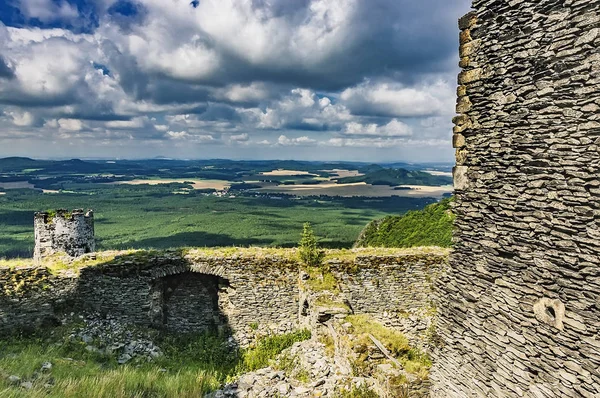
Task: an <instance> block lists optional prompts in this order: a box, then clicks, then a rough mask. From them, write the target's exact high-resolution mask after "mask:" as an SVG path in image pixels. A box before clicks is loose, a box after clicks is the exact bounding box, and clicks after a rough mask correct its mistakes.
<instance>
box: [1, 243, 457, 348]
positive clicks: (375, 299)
mask: <svg viewBox="0 0 600 398" xmlns="http://www.w3.org/2000/svg"><path fill="white" fill-rule="evenodd" d="M100 255H101V254H100V253H98V254H96V255H95V256H98V258H99V256H100ZM447 258H448V252H447V250H443V249H440V250H432V251H428V252H424V253H423V254H412V253H411V254H402V252H401V251H399V253H398V255H394V256H358V257H357V258H356V260H353V261H333V260H332V261H331V262H330V263H329V264H328V266H329V267H330V269H331V271H332V272H333V273H334V275H335V277H336V278H337V280H338V281H339V288H340V290H341V291H342V292H341V295H340V297H341V298H342V299H345V300H346V301H348V302H349V303H350V305H351V307H352V309H353V310H354V312H355V313H368V314H373V315H383V314H384V313H393V312H397V311H400V310H404V311H410V310H416V309H421V308H424V307H426V306H428V305H429V304H430V293H431V290H432V288H433V284H434V282H435V280H436V279H437V278H438V277H439V275H440V274H441V273H443V271H444V270H445V268H446V266H447ZM301 269H302V266H301V264H299V263H298V262H297V261H296V260H294V259H290V258H288V257H285V256H259V257H254V256H238V255H231V256H207V255H204V254H202V253H201V252H195V251H193V250H192V251H190V252H189V253H187V254H185V255H183V254H181V253H179V252H176V251H173V252H171V251H167V252H136V253H133V254H124V255H122V256H117V257H115V259H114V260H110V261H108V262H106V263H100V264H95V265H89V266H83V267H82V268H80V269H79V270H78V273H74V272H58V273H55V274H54V273H51V272H50V271H49V270H48V269H46V268H44V267H22V268H0V334H3V333H9V332H13V331H19V330H23V329H28V328H35V327H39V326H40V325H53V324H57V323H58V322H59V320H60V319H61V317H62V314H63V313H64V312H65V311H67V312H69V313H70V312H75V313H82V314H90V313H93V314H98V315H99V316H101V317H102V316H111V317H113V318H114V319H115V321H119V322H122V323H124V324H135V325H140V326H152V327H157V328H162V329H167V330H171V331H176V332H198V331H205V330H224V329H231V330H232V331H233V333H234V335H235V337H236V339H237V342H238V343H239V344H240V345H246V344H247V343H248V342H249V338H248V335H250V334H253V333H252V331H253V330H254V329H258V330H259V331H261V330H269V331H271V332H274V333H285V332H289V331H291V330H293V329H294V328H295V327H297V326H298V325H299V324H300V323H302V322H303V321H304V319H303V318H304V317H305V315H303V306H302V302H303V300H301V296H300V284H301V283H302V282H301V280H302V279H301V277H300V275H301V272H302V271H301ZM346 312H347V311H346ZM306 314H308V312H306ZM252 325H254V327H252Z"/></svg>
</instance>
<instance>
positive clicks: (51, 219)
mask: <svg viewBox="0 0 600 398" xmlns="http://www.w3.org/2000/svg"><path fill="white" fill-rule="evenodd" d="M34 235H35V248H34V250H33V258H34V260H35V261H36V262H40V261H41V260H43V259H44V258H45V257H50V256H53V255H56V254H64V255H67V256H69V257H79V256H81V255H83V254H86V253H93V252H94V251H95V250H96V243H95V240H94V213H93V212H92V211H91V210H88V211H87V212H84V211H83V210H82V209H75V210H73V211H72V212H68V211H67V210H64V209H60V210H57V211H56V212H37V213H35V216H34Z"/></svg>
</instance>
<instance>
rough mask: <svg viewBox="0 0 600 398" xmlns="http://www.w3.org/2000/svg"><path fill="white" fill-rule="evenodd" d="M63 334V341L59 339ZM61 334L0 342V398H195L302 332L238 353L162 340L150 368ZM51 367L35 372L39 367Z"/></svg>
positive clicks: (197, 340)
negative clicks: (160, 352) (11, 379)
mask: <svg viewBox="0 0 600 398" xmlns="http://www.w3.org/2000/svg"><path fill="white" fill-rule="evenodd" d="M61 333H63V335H60V334H61ZM66 335H68V332H67V329H66V328H59V329H55V333H54V335H52V336H51V335H46V336H42V337H20V338H17V337H13V338H9V339H5V340H2V341H0V396H2V397H10V398H13V397H14V398H17V397H28V398H38V397H40V398H41V397H50V398H59V397H60V398H63V397H67V398H71V397H72V398H88V397H89V398H96V397H106V398H113V397H116V398H130V397H140V398H142V397H144V398H146V397H199V396H203V394H206V393H208V392H210V391H213V390H215V389H217V388H219V387H220V385H221V384H222V383H223V382H225V381H226V380H228V379H233V378H235V376H236V375H238V374H240V373H243V372H247V371H250V370H256V369H258V368H261V367H264V366H266V365H268V363H269V361H271V360H272V359H274V358H275V356H276V355H278V354H279V353H281V351H282V350H284V349H285V348H287V347H289V346H291V345H292V344H293V343H294V342H296V341H301V340H304V339H306V338H309V337H310V333H309V332H307V331H298V332H295V333H290V334H287V335H279V336H271V337H267V338H264V339H262V340H260V341H259V343H258V344H257V345H256V347H254V348H252V349H247V350H241V351H231V350H230V349H227V348H226V345H224V344H223V343H224V341H223V339H222V338H220V337H218V336H213V335H207V334H203V335H195V336H186V337H177V336H164V337H163V338H162V339H160V340H159V345H160V346H161V348H162V350H163V352H164V355H163V356H162V357H159V358H157V359H156V360H155V361H154V362H153V363H141V364H138V365H118V364H117V362H116V359H115V357H113V356H110V355H103V354H99V353H96V352H89V351H87V350H86V349H85V344H83V343H73V342H71V341H69V340H68V339H66V338H65V336H66ZM46 361H48V362H50V363H52V369H51V371H49V372H41V371H40V369H41V366H42V363H44V362H46ZM10 375H16V376H18V377H20V378H21V382H28V381H30V382H32V383H33V387H32V388H31V389H30V390H25V389H23V388H21V387H20V386H19V385H18V383H17V384H12V383H10V382H9V381H8V379H7V378H8V376H10Z"/></svg>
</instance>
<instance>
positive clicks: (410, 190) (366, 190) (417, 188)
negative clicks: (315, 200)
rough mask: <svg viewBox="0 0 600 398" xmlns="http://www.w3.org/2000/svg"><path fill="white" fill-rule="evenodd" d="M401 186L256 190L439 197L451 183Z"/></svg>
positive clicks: (361, 184)
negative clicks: (437, 185) (396, 187)
mask: <svg viewBox="0 0 600 398" xmlns="http://www.w3.org/2000/svg"><path fill="white" fill-rule="evenodd" d="M400 187H401V188H406V189H395V188H394V187H390V186H388V185H371V184H367V183H365V182H355V183H348V184H336V183H324V184H302V185H279V186H275V187H272V188H271V187H266V188H259V189H257V191H258V192H268V193H284V194H290V195H298V196H318V195H327V196H345V197H353V196H369V197H390V196H403V197H424V198H426V197H434V198H441V197H443V196H444V195H447V194H449V193H451V192H452V190H453V188H452V186H451V185H445V186H439V187H430V186H423V185H410V186H407V185H401V186H400Z"/></svg>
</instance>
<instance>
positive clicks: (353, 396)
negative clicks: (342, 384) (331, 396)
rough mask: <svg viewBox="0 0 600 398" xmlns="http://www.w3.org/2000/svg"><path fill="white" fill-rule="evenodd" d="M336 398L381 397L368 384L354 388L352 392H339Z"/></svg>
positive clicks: (345, 390)
mask: <svg viewBox="0 0 600 398" xmlns="http://www.w3.org/2000/svg"><path fill="white" fill-rule="evenodd" d="M335 398H379V395H377V393H376V392H375V391H373V390H372V389H370V388H369V387H368V386H367V385H366V384H361V385H360V386H358V387H356V386H354V387H352V388H351V389H350V390H347V389H343V390H341V391H338V392H337V393H336V395H335Z"/></svg>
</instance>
